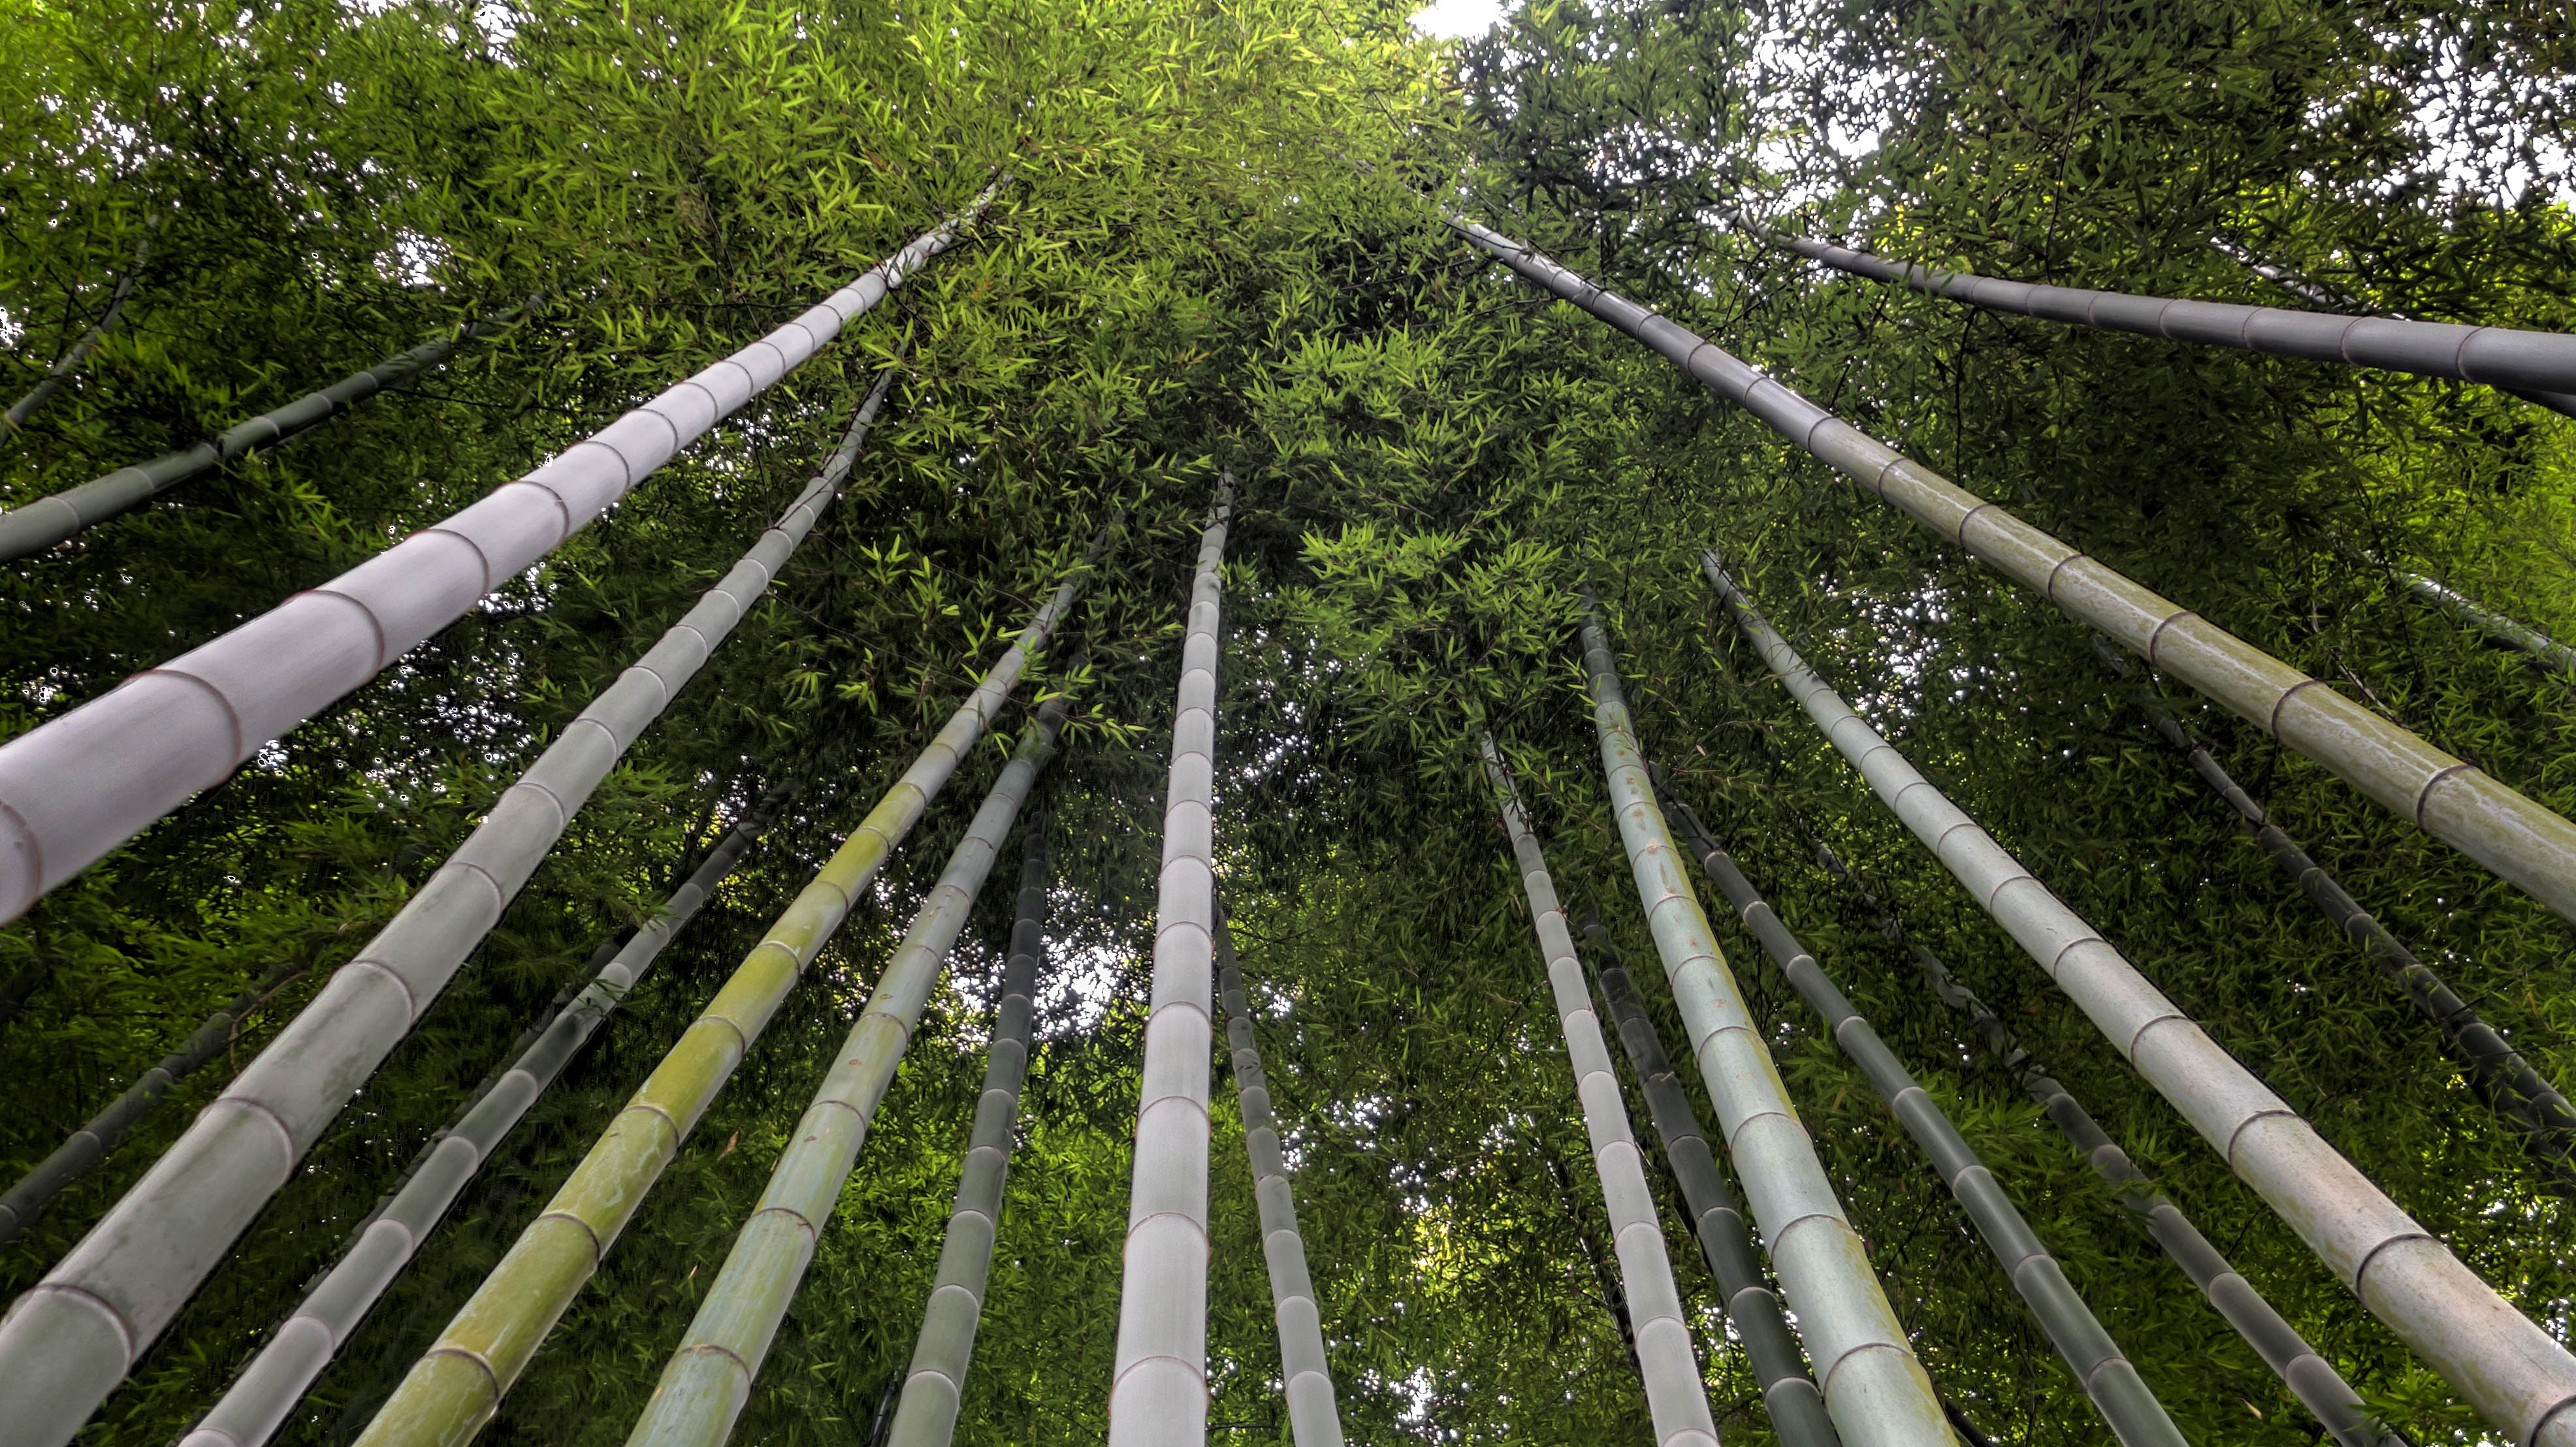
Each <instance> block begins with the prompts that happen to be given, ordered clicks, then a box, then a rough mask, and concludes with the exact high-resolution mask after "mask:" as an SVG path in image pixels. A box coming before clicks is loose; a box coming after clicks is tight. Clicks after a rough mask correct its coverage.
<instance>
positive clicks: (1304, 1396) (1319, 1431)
mask: <svg viewBox="0 0 2576 1447" xmlns="http://www.w3.org/2000/svg"><path fill="white" fill-rule="evenodd" d="M1216 990H1217V998H1218V1000H1219V1001H1221V1002H1222V1003H1223V1004H1224V1006H1225V1043H1226V1049H1227V1051H1228V1053H1229V1055H1230V1056H1231V1058H1232V1061H1233V1065H1234V1098H1235V1103H1236V1105H1237V1106H1238V1107H1240V1109H1241V1111H1242V1114H1243V1147H1244V1152H1245V1154H1247V1155H1249V1156H1250V1157H1251V1158H1252V1195H1253V1199H1254V1202H1255V1203H1256V1205H1257V1206H1258V1207H1259V1209H1260V1212H1261V1254H1262V1258H1263V1260H1264V1261H1266V1262H1267V1263H1268V1265H1269V1267H1270V1305H1271V1308H1272V1311H1273V1313H1274V1314H1275V1315H1276V1316H1277V1317H1278V1319H1279V1371H1280V1377H1281V1379H1282V1380H1283V1381H1284V1382H1285V1383H1286V1384H1287V1385H1286V1388H1285V1389H1284V1390H1283V1391H1282V1392H1281V1395H1282V1396H1284V1397H1286V1398H1287V1399H1288V1431H1289V1436H1290V1439H1291V1440H1292V1441H1294V1442H1295V1443H1296V1447H1342V1413H1341V1408H1340V1406H1339V1405H1338V1404H1337V1403H1336V1402H1335V1401H1334V1400H1333V1374H1332V1368H1331V1366H1330V1365H1329V1364H1328V1363H1327V1361H1326V1359H1325V1357H1324V1319H1323V1313H1322V1312H1321V1311H1320V1310H1319V1309H1318V1307H1317V1305H1316V1302H1315V1281H1314V1278H1313V1277H1312V1276H1311V1275H1309V1274H1308V1273H1307V1271H1306V1236H1305V1233H1304V1232H1302V1231H1300V1230H1298V1229H1297V1193H1296V1191H1295V1189H1294V1188H1293V1187H1291V1186H1290V1184H1289V1181H1288V1168H1287V1166H1286V1165H1285V1164H1284V1163H1283V1162H1282V1161H1281V1160H1280V1158H1279V1122H1278V1120H1277V1119H1276V1118H1275V1117H1274V1116H1272V1114H1271V1113H1270V1080H1269V1077H1268V1076H1266V1075H1264V1074H1263V1073H1262V1070H1261V1047H1260V1045H1258V1044H1257V1043H1255V1042H1254V1040H1253V1038H1252V1007H1251V1005H1250V1004H1249V1003H1248V1002H1247V1001H1246V1000H1245V998H1244V994H1243V969H1242V967H1241V966H1240V965H1239V964H1237V963H1236V962H1235V958H1234V930H1233V929H1232V928H1231V927H1230V926H1228V924H1227V923H1226V917H1225V905H1224V903H1223V902H1222V901H1220V902H1219V903H1218V904H1217V907H1216Z"/></svg>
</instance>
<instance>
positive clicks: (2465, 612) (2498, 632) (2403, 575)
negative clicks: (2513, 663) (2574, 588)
mask: <svg viewBox="0 0 2576 1447" xmlns="http://www.w3.org/2000/svg"><path fill="white" fill-rule="evenodd" d="M2394 571H2396V573H2397V581H2398V582H2399V583H2400V584H2401V585H2403V586H2404V587H2405V589H2406V591H2407V592H2409V593H2412V594H2414V595H2415V596H2416V597H2418V598H2421V599H2423V600H2424V601H2425V602H2427V603H2430V604H2432V605H2433V606H2434V607H2436V608H2439V609H2441V610H2442V611H2443V612H2445V613H2448V614H2450V615H2451V616H2452V617H2454V618H2457V619H2459V620H2460V621H2461V622H2463V623H2466V624H2468V625H2469V626H2470V627H2472V628H2475V629H2476V630H2478V631H2479V632H2480V633H2483V634H2485V635H2486V636H2488V637H2489V638H2492V639H2494V640H2495V641H2497V642H2498V643H2501V644H2504V645H2505V646H2506V647H2508V648H2515V649H2519V650H2521V651H2522V652H2524V653H2528V654H2530V655H2531V657H2532V660H2533V661H2534V662H2536V663H2538V664H2539V665H2540V666H2541V667H2543V668H2546V669H2548V670H2549V671H2550V672H2552V673H2556V674H2560V675H2562V676H2564V677H2567V678H2571V679H2576V648H2570V647H2568V646H2567V645H2566V644H2564V643H2561V642H2559V641H2558V640H2557V639H2555V638H2552V637H2550V636H2549V635H2548V634H2546V633H2543V632H2541V631H2540V630H2539V629H2537V628H2534V627H2532V626H2531V625H2530V624H2528V623H2524V622H2521V621H2519V620H2517V619H2513V618H2508V617H2506V616H2504V615H2503V614H2501V613H2492V612H2489V611H2488V610H2486V609H2484V608H2481V607H2479V606H2478V605H2477V604H2476V603H2474V602H2472V601H2470V600H2469V599H2467V598H2464V597H2462V596H2461V595H2460V594H2459V593H2457V592H2455V591H2453V590H2452V589H2449V588H2445V587H2443V586H2442V585H2441V584H2439V583H2436V582H2434V581H2433V580H2432V579H2430V578H2427V577H2425V576H2424V575H2423V574H2421V573H2409V572H2406V571H2404V570H2403V569H2398V570H2394Z"/></svg>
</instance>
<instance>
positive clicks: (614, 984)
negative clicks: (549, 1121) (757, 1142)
mask: <svg viewBox="0 0 2576 1447" xmlns="http://www.w3.org/2000/svg"><path fill="white" fill-rule="evenodd" d="M793 789H794V786H793V785H792V784H788V785H781V786H779V787H776V788H773V789H771V790H769V791H768V792H767V793H765V794H763V795H762V796H761V798H760V799H759V800H758V801H757V802H755V803H754V804H753V806H752V808H751V811H750V812H749V813H748V814H746V815H745V816H744V817H743V819H742V820H741V822H739V823H737V824H735V825H734V826H733V828H732V829H730V830H728V831H726V833H725V836H724V838H723V839H721V840H719V841H718V842H717V844H716V847H715V848H714V849H712V850H710V851H709V852H708V854H707V857H706V859H705V860H704V861H702V862H701V863H700V864H699V865H698V867H697V868H696V869H695V870H693V871H692V872H691V873H690V875H689V877H688V880H687V881H686V882H685V883H683V884H682V885H681V886H680V887H679V888H678V889H675V890H673V891H672V892H671V897H670V898H669V899H667V900H664V901H663V903H662V907H661V908H660V909H659V910H657V911H655V912H654V915H653V918H652V919H650V920H648V921H647V922H646V923H645V925H644V927H643V928H642V929H639V930H637V931H636V932H635V933H634V935H633V936H632V937H630V938H628V939H627V940H626V941H625V943H624V944H623V945H622V946H620V947H619V948H617V949H616V950H615V952H614V953H613V954H612V955H611V956H610V958H608V959H607V960H605V961H602V962H601V963H600V966H599V968H598V969H597V970H596V971H594V972H593V975H592V978H591V980H590V982H589V983H588V984H586V985H584V986H583V987H582V990H581V993H579V994H577V995H575V996H573V998H572V1000H571V1001H570V1002H569V1003H568V1004H566V1005H565V1007H564V1008H563V1009H561V1010H558V1011H556V1012H555V1014H554V1017H553V1018H552V1019H550V1020H548V1021H546V1022H544V1023H543V1024H542V1025H541V1026H539V1027H536V1028H534V1029H532V1030H531V1031H530V1032H529V1034H528V1036H527V1037H525V1038H524V1039H523V1040H522V1041H521V1046H522V1048H521V1049H520V1050H519V1051H518V1052H517V1054H516V1056H515V1057H514V1058H513V1059H512V1060H511V1062H510V1065H509V1068H508V1069H507V1070H505V1071H503V1072H502V1073H501V1074H500V1075H498V1076H497V1077H496V1078H495V1079H494V1080H493V1082H492V1084H491V1087H490V1088H489V1089H487V1090H485V1091H483V1092H482V1093H481V1095H480V1096H478V1097H477V1098H476V1099H475V1100H474V1102H473V1103H472V1104H471V1105H469V1106H468V1107H467V1108H466V1109H465V1111H464V1113H463V1114H461V1115H460V1116H459V1117H458V1118H457V1120H456V1123H455V1124H454V1125H452V1126H450V1127H448V1128H447V1129H446V1130H445V1131H443V1132H441V1133H440V1135H439V1138H438V1140H437V1142H436V1143H435V1144H433V1145H432V1146H431V1147H430V1148H429V1150H427V1151H426V1152H424V1153H423V1154H422V1156H421V1158H420V1160H419V1161H418V1162H417V1163H416V1164H415V1165H414V1166H413V1167H412V1170H411V1174H410V1175H409V1176H408V1177H407V1178H406V1179H405V1180H404V1181H403V1183H402V1186H401V1187H400V1188H399V1189H398V1190H396V1191H395V1192H394V1194H393V1195H392V1196H391V1197H390V1198H389V1199H388V1200H386V1201H385V1203H384V1204H383V1205H382V1206H380V1207H378V1208H377V1210H376V1214H375V1215H374V1216H373V1217H372V1218H370V1219H369V1220H368V1221H367V1223H366V1224H365V1225H364V1226H362V1227H361V1228H359V1231H358V1233H357V1235H356V1236H355V1237H354V1238H352V1239H351V1241H350V1244H349V1247H348V1249H347V1251H346V1252H345V1253H344V1254H343V1255H342V1256H341V1258H340V1260H339V1262H338V1264H336V1265H334V1266H333V1267H332V1268H331V1270H330V1272H329V1273H328V1274H327V1275H325V1276H324V1277H323V1278H322V1280H321V1282H320V1284H318V1285H316V1286H315V1287H314V1288H313V1289H312V1290H311V1291H309V1292H307V1293H305V1297H304V1301H303V1303H302V1304H301V1305H299V1306H298V1307H296V1309H295V1310H294V1312H293V1313H292V1314H290V1315H289V1316H288V1317H287V1319H286V1321H285V1322H284V1324H282V1325H281V1326H279V1327H278V1329H277V1331H276V1332H275V1333H274V1334H273V1335H271V1336H270V1338H269V1340H268V1343H267V1345H265V1346H263V1347H261V1348H260V1350H259V1353H258V1355H256V1356H254V1357H252V1358H251V1360H250V1364H249V1365H248V1366H246V1367H244V1368H242V1372H241V1375H240V1376H239V1377H237V1378H235V1379H234V1381H233V1385H232V1388H231V1389H230V1390H229V1391H227V1392H225V1393H224V1396H223V1399H222V1400H221V1401H219V1402H217V1403H215V1405H214V1407H213V1409H212V1410H210V1411H209V1412H207V1413H206V1415H205V1416H204V1417H203V1418H202V1419H201V1420H199V1421H198V1423H197V1425H196V1427H195V1428H194V1429H193V1430H191V1431H190V1432H189V1433H188V1434H187V1435H186V1436H185V1437H182V1438H180V1439H179V1447H264V1444H266V1443H267V1442H268V1440H269V1439H270V1438H272V1437H274V1436H276V1435H277V1430H278V1428H279V1427H281V1426H283V1425H285V1422H286V1419H287V1416H288V1414H290V1413H292V1412H293V1411H294V1410H295V1404H296V1403H297V1402H300V1401H302V1400H303V1398H304V1394H305V1392H307V1391H309V1390H310V1389H311V1388H312V1386H313V1383H314V1381H315V1380H316V1379H318V1378H319V1377H320V1376H321V1375H322V1369H323V1368H324V1367H326V1366H328V1365H330V1362H331V1358H332V1356H333V1355H334V1354H335V1353H337V1352H338V1351H339V1349H340V1348H341V1347H342V1346H343V1345H345V1344H346V1343H347V1342H348V1340H349V1334H350V1333H351V1332H353V1331H355V1330H356V1329H357V1327H358V1323H359V1322H360V1321H362V1320H363V1319H365V1317H366V1314H367V1312H368V1311H369V1310H371V1309H373V1308H374V1306H375V1304H376V1301H377V1299H378V1298H380V1297H382V1296H383V1295H384V1293H385V1292H386V1290H387V1289H389V1288H390V1287H391V1286H392V1285H393V1281H394V1278H395V1277H396V1276H398V1275H400V1274H401V1273H402V1272H403V1270H404V1269H405V1268H407V1267H408V1266H410V1264H411V1258H412V1255H413V1253H415V1252H417V1251H418V1250H419V1249H420V1243H421V1242H422V1241H423V1240H424V1239H426V1238H427V1237H428V1235H429V1233H430V1232H431V1231H433V1230H435V1229H437V1226H438V1223H439V1220H440V1218H442V1217H444V1216H445V1215H446V1214H447V1208H448V1207H449V1206H452V1205H454V1204H455V1203H456V1198H457V1197H458V1196H459V1195H462V1194H463V1193H464V1190H465V1187H466V1185H467V1184H468V1183H469V1182H471V1181H472V1180H473V1179H474V1175H475V1173H476V1172H477V1171H480V1170H481V1169H482V1168H483V1163H484V1162H485V1161H487V1160H490V1159H491V1158H492V1152H493V1151H494V1149H496V1148H497V1147H498V1146H499V1145H500V1144H501V1140H502V1138H503V1137H505V1136H507V1135H508V1134H509V1133H510V1132H511V1130H512V1129H514V1128H515V1127H516V1126H517V1125H518V1123H519V1120H520V1117H522V1116H524V1115H526V1114H527V1112H528V1108H529V1107H530V1106H532V1105H534V1104H535V1103H536V1100H537V1097H538V1096H540V1095H543V1094H544V1093H545V1091H546V1089H547V1087H549V1086H551V1085H553V1084H554V1081H555V1077H556V1076H557V1075H558V1074H560V1073H561V1072H562V1070H563V1068H564V1066H565V1065H566V1064H568V1063H570V1061H571V1060H572V1057H573V1056H574V1055H576V1054H578V1053H579V1052H580V1050H581V1047H582V1046H583V1045H584V1044H586V1043H588V1042H589V1040H590V1037H591V1036H592V1035H594V1034H596V1033H597V1032H598V1030H599V1027H600V1024H601V1023H602V1022H603V1021H605V1020H606V1019H607V1018H608V1016H609V1014H610V1012H612V1011H614V1010H615V1009H616V1008H617V1005H618V1002H619V1001H620V1000H623V999H624V998H625V997H626V995H627V994H628V992H630V991H632V990H633V989H634V988H635V986H636V984H637V983H638V982H639V981H641V980H642V979H643V978H644V976H645V975H646V974H647V973H649V972H650V971H651V970H652V968H653V962H654V960H656V959H657V958H659V957H660V955H661V953H662V950H663V948H664V947H665V946H667V945H669V944H670V942H671V940H672V939H673V938H674V937H675V936H677V935H678V934H679V932H680V931H681V930H682V929H684V928H686V927H687V925H688V923H689V920H690V919H691V918H692V917H693V916H695V915H696V914H697V912H698V909H699V907H700V906H701V905H704V904H705V903H706V902H707V899H708V898H709V896H711V895H713V894H714V893H715V890H716V887H717V886H718V885H720V884H722V883H723V882H724V880H725V877H726V876H727V875H730V874H732V873H733V870H734V866H735V865H736V864H738V863H740V862H741V859H742V856H743V854H744V852H745V851H747V850H748V849H750V848H751V846H752V843H753V842H754V841H755V840H757V839H758V838H759V837H760V836H761V835H762V834H764V833H766V832H767V831H768V829H769V826H770V825H771V824H772V823H774V822H775V821H776V820H777V817H778V813H779V811H780V810H781V809H783V808H784V807H786V804H787V799H788V796H789V794H791V793H792V792H793Z"/></svg>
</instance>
